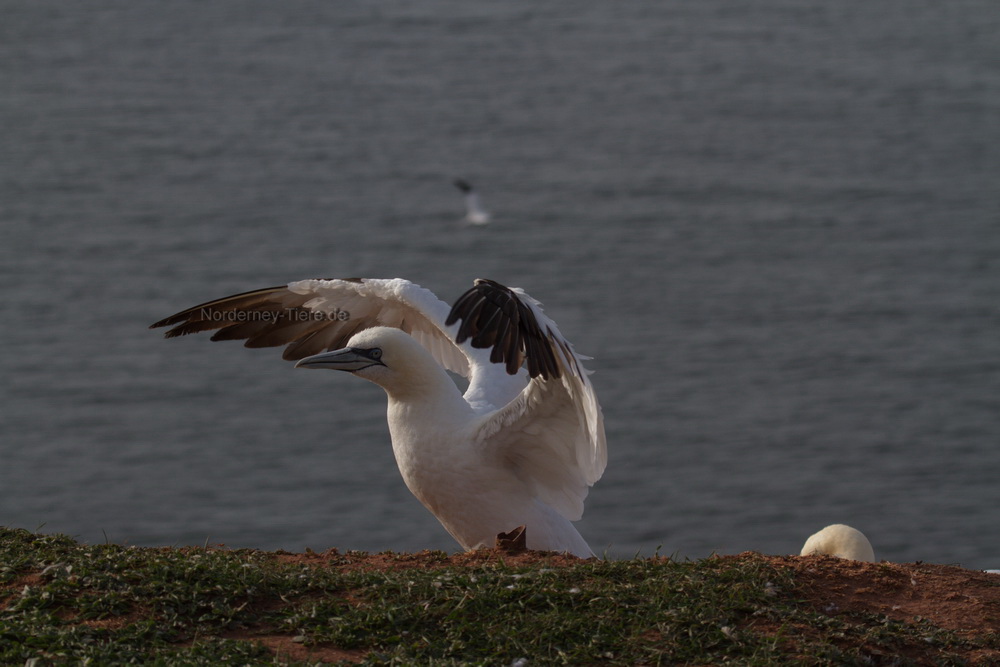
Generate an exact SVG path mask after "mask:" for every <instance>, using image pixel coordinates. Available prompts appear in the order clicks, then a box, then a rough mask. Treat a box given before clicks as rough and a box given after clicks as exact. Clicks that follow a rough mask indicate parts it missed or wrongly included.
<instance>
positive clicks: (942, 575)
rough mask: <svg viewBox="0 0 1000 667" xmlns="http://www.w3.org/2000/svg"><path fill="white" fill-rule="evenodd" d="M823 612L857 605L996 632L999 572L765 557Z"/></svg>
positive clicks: (860, 608)
mask: <svg viewBox="0 0 1000 667" xmlns="http://www.w3.org/2000/svg"><path fill="white" fill-rule="evenodd" d="M767 560H769V561H770V562H772V563H773V564H775V565H776V566H778V567H783V568H790V569H792V570H793V571H794V572H795V577H796V580H797V581H798V584H799V588H798V592H800V593H802V594H805V595H806V596H807V599H808V601H809V602H810V603H811V604H812V605H813V606H815V607H816V609H818V610H820V611H823V612H824V613H827V614H829V615H834V614H838V613H846V612H854V611H863V612H871V613H875V614H882V615H884V616H887V617H889V618H892V619H895V620H898V621H904V622H913V621H915V620H919V619H927V620H928V621H930V622H931V623H933V624H934V625H936V626H938V627H941V628H946V629H948V630H954V631H956V632H959V633H973V634H985V633H995V632H1000V575H996V574H988V573H986V572H980V571H976V570H966V569H963V568H961V567H956V566H954V565H934V564H930V563H888V562H882V563H862V562H859V561H852V560H844V559H841V558H834V557H831V556H783V557H780V556H779V557H774V556H772V557H767Z"/></svg>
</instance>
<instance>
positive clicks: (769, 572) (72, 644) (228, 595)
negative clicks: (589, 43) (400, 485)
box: [0, 528, 1000, 665]
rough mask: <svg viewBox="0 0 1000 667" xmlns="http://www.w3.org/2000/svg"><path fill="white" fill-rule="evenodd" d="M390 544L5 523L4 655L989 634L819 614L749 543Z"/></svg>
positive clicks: (368, 653)
mask: <svg viewBox="0 0 1000 667" xmlns="http://www.w3.org/2000/svg"><path fill="white" fill-rule="evenodd" d="M386 558H388V559H389V560H392V557H388V556H387V557H386ZM398 558H399V563H400V567H398V568H391V569H388V570H362V569H359V568H357V567H350V568H348V567H338V562H337V557H331V558H326V559H318V558H317V559H314V561H309V562H306V563H302V562H291V561H290V559H286V558H281V557H279V556H278V555H276V554H271V553H266V552H259V551H252V550H236V551H231V550H225V549H202V548H184V549H150V548H136V547H125V546H118V545H85V544H79V543H77V542H75V541H73V540H72V539H70V538H67V537H64V536H59V535H39V534H34V533H30V532H28V531H24V530H9V529H4V528H0V664H4V665H7V664H16V665H23V664H31V665H44V664H60V663H74V664H75V663H89V664H99V665H111V664H127V663H141V664H154V665H155V664H163V665H167V664H169V665H177V664H180V665H212V664H220V663H229V664H249V665H258V664H259V665H265V664H275V655H274V653H273V652H272V651H271V650H270V649H269V648H267V647H265V646H264V645H263V644H261V643H260V640H262V639H263V638H278V639H279V640H281V641H284V642H285V644H286V645H294V646H296V647H301V648H302V649H303V650H305V649H314V650H316V651H317V652H316V653H314V655H313V657H312V658H311V659H310V658H304V659H305V660H306V661H307V662H303V663H302V664H307V663H309V664H315V662H316V661H317V658H319V657H323V656H324V655H328V654H326V653H322V652H320V651H321V650H329V649H331V648H332V647H336V648H339V649H344V650H345V651H349V652H350V653H349V654H343V655H350V656H353V657H355V658H357V659H359V660H364V661H366V662H367V663H368V664H430V663H433V664H487V665H509V664H511V663H513V662H514V661H516V660H518V659H520V658H524V659H526V660H527V661H528V664H530V665H544V664H573V665H577V664H608V665H634V664H689V665H724V664H734V665H782V664H789V665H792V664H795V665H797V664H810V665H850V664H858V665H862V664H893V663H892V662H888V661H886V660H888V659H889V657H894V656H900V655H902V656H907V655H909V656H915V657H913V660H917V661H921V660H923V656H928V655H930V656H932V657H933V660H934V661H936V662H934V663H927V664H956V665H957V664H965V663H963V662H962V659H961V658H960V657H959V656H960V655H964V654H968V653H969V652H970V651H973V650H975V649H978V648H991V649H996V648H1000V642H998V641H997V638H996V636H995V635H994V636H993V637H992V638H987V639H986V640H981V641H983V642H984V643H983V644H982V645H978V644H975V643H974V642H973V640H968V639H962V638H960V637H958V636H957V635H955V634H954V633H950V632H946V631H944V630H941V629H939V628H936V627H934V626H931V625H930V624H928V623H920V622H917V623H913V624H903V623H898V622H894V621H889V620H887V619H885V618H882V617H878V616H874V615H859V614H855V615H851V616H849V617H846V618H845V617H842V616H836V617H829V616H826V615H824V614H822V613H821V612H818V611H815V610H814V609H813V607H812V606H811V605H808V604H805V603H803V602H802V600H801V596H800V595H799V594H798V593H797V592H796V585H795V581H794V580H793V578H792V576H793V575H792V574H791V573H790V571H788V570H784V569H777V568H775V567H773V566H771V565H770V564H769V563H768V562H767V561H766V560H765V559H763V558H759V557H740V558H710V559H705V560H700V561H688V562H675V561H672V560H669V559H660V558H656V559H635V560H629V561H600V560H591V561H581V562H579V563H576V564H573V565H570V566H565V567H555V566H550V565H548V564H546V563H539V564H534V565H532V566H523V567H517V566H514V565H513V564H508V563H505V562H504V561H503V558H502V557H501V558H499V559H494V560H492V561H490V562H480V563H472V564H469V565H466V566H454V565H449V564H448V561H447V559H446V557H445V555H444V554H441V555H440V565H438V564H436V563H434V562H433V561H434V560H435V559H434V558H433V557H431V558H429V559H427V558H425V559H424V561H422V563H423V564H422V566H420V567H412V566H410V567H403V566H405V565H407V562H406V560H405V558H406V557H405V556H402V555H401V556H399V557H398ZM341 560H342V562H343V563H344V564H346V563H348V562H355V561H357V560H358V559H357V558H356V557H353V556H352V555H351V554H347V555H345V556H343V557H341ZM916 649H919V651H920V652H919V653H915V652H914V651H915V650H916ZM283 655H287V654H283ZM303 655H304V654H303ZM32 660H34V661H35V662H30V661H32ZM285 661H286V658H284V657H283V658H282V659H281V661H280V662H282V663H284V662H285ZM293 664H298V663H293ZM895 664H907V662H906V660H905V659H904V660H902V661H901V662H898V663H895ZM920 664H924V663H923V662H920Z"/></svg>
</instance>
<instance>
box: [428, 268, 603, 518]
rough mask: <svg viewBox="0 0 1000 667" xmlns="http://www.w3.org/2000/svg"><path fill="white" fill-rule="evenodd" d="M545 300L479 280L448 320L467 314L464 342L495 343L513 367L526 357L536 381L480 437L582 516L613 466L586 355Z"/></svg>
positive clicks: (498, 356)
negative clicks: (547, 310) (550, 312)
mask: <svg viewBox="0 0 1000 667" xmlns="http://www.w3.org/2000/svg"><path fill="white" fill-rule="evenodd" d="M539 305H540V304H539V303H538V302H537V301H536V300H535V299H533V298H531V297H530V296H528V295H527V294H525V293H524V291H523V290H520V289H510V288H507V287H504V286H503V285H501V284H499V283H496V282H493V281H491V280H477V281H476V283H475V286H474V287H473V288H472V289H470V290H469V291H468V292H466V293H465V294H464V295H462V296H461V297H460V298H459V299H458V300H457V301H456V302H455V305H454V306H453V307H452V310H451V312H450V313H449V315H448V319H447V320H446V322H447V323H448V324H451V323H454V322H457V321H459V320H461V325H460V326H459V329H458V333H457V335H456V340H457V341H458V342H459V343H462V342H464V341H465V340H466V339H468V340H470V342H471V344H472V346H473V347H475V348H484V349H490V350H491V352H490V361H492V362H494V363H503V364H505V366H506V370H507V372H508V373H513V372H516V371H517V369H518V368H520V367H521V365H522V364H525V363H526V365H527V368H528V373H529V375H530V376H531V378H532V379H531V381H530V382H529V383H528V384H527V386H526V387H524V389H523V390H522V391H521V392H520V393H519V394H518V395H517V396H515V397H514V399H513V400H511V401H510V402H509V403H507V404H506V405H505V406H504V407H502V408H500V409H499V410H496V411H494V412H492V413H490V414H487V415H485V416H484V417H483V418H482V421H481V423H480V425H479V430H478V439H479V441H480V443H481V444H482V446H484V447H488V448H489V449H491V450H492V451H493V452H494V454H495V455H497V456H498V457H500V458H501V459H502V460H504V461H505V462H506V463H507V464H508V465H510V466H511V467H512V468H513V469H514V471H515V472H516V474H517V475H518V476H519V477H520V478H521V479H522V480H523V481H524V482H525V483H526V484H527V485H528V486H529V488H531V489H532V491H533V492H534V493H535V494H536V496H537V497H538V498H539V499H541V500H542V501H543V502H545V503H546V504H548V505H550V506H552V507H553V508H555V509H556V510H557V511H558V512H559V513H560V514H562V515H563V516H565V517H566V518H567V519H570V520H571V521H575V520H577V519H579V518H580V517H581V516H582V514H583V501H584V499H585V498H586V497H587V493H588V490H589V487H590V486H591V485H592V484H594V482H596V481H597V480H598V479H600V477H601V475H602V474H603V473H604V468H605V466H606V465H607V444H606V441H605V436H604V418H603V416H602V414H601V406H600V404H599V403H598V402H597V396H596V395H595V394H594V388H593V386H592V385H591V383H590V380H589V378H588V377H587V376H588V371H587V370H586V369H585V368H584V367H583V364H582V362H583V360H584V357H581V356H580V355H578V354H576V353H575V352H574V351H573V346H572V345H571V344H570V343H569V341H567V340H566V339H565V338H564V337H563V336H562V334H561V333H560V332H559V329H558V327H556V325H555V322H553V321H552V320H551V319H549V318H548V317H547V316H546V315H545V313H544V312H542V309H541V308H540V307H539Z"/></svg>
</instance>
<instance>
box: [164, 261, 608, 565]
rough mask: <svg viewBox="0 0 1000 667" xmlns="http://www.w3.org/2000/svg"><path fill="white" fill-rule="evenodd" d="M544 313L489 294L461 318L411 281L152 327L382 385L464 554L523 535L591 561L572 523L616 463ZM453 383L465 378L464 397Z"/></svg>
mask: <svg viewBox="0 0 1000 667" xmlns="http://www.w3.org/2000/svg"><path fill="white" fill-rule="evenodd" d="M539 306H540V304H539V303H538V302H537V301H535V300H534V299H533V298H531V297H530V296H528V295H527V294H525V293H524V292H523V291H522V290H520V289H511V288H507V287H504V286H503V285H500V284H499V283H496V282H493V281H490V280H477V281H475V285H474V286H473V287H472V288H471V289H470V290H468V291H467V292H466V293H465V294H463V295H462V296H461V297H460V298H459V299H458V300H457V301H456V302H455V304H454V306H453V307H451V308H450V309H449V307H448V304H446V303H444V302H443V301H441V300H440V299H438V298H437V297H436V296H434V294H432V293H431V292H430V291H428V290H426V289H424V288H422V287H420V286H418V285H416V284H414V283H411V282H409V281H407V280H402V279H394V280H373V279H346V280H303V281H299V282H293V283H290V284H289V285H287V286H285V287H273V288H268V289H262V290H255V291H252V292H246V293H243V294H237V295H234V296H230V297H226V298H223V299H218V300H215V301H210V302H207V303H204V304H201V305H198V306H195V307H193V308H189V309H187V310H184V311H182V312H180V313H177V314H176V315H173V316H171V317H168V318H166V319H163V320H161V321H159V322H157V323H156V324H154V325H153V327H161V326H172V327H173V328H171V329H170V330H168V331H167V333H166V335H167V337H173V336H182V335H185V334H190V333H196V332H200V331H210V330H216V331H215V334H214V335H213V336H212V340H245V341H246V343H245V345H246V346H247V347H269V346H279V345H286V346H287V347H286V348H285V350H284V353H283V356H284V358H285V359H289V360H297V361H298V363H297V364H296V366H297V367H303V368H329V369H335V370H342V371H347V372H350V373H352V374H354V375H357V376H359V377H363V378H365V379H366V380H370V381H371V382H374V383H376V384H378V385H379V386H381V387H382V388H383V389H384V390H385V392H386V394H387V395H388V400H389V408H388V421H389V431H390V435H391V437H392V448H393V452H394V454H395V457H396V462H397V464H398V465H399V470H400V472H401V473H402V475H403V480H404V481H405V482H406V485H407V487H408V488H409V489H410V491H411V492H412V493H413V495H415V496H416V497H417V498H418V499H419V500H420V502H421V503H423V505H424V506H425V507H426V508H427V509H428V510H430V511H431V512H432V513H433V514H434V515H435V516H436V517H437V518H438V520H439V521H440V522H441V524H442V525H443V526H444V527H445V529H446V530H447V531H448V532H449V533H450V534H451V535H452V537H454V538H455V539H456V540H457V541H458V543H459V544H460V545H462V547H463V548H465V549H474V548H477V547H480V546H492V544H493V542H494V540H495V539H496V537H497V535H498V534H500V533H505V532H508V531H511V530H512V529H515V528H517V527H519V526H525V528H526V537H527V547H528V548H530V549H544V550H550V551H561V552H568V553H572V554H575V555H577V556H581V557H588V556H592V555H593V552H592V551H591V549H590V547H589V546H587V543H586V542H585V541H584V539H583V538H582V537H581V536H580V534H579V532H577V530H576V528H575V527H574V526H573V524H572V522H573V521H576V520H577V519H579V518H580V517H581V516H582V514H583V502H584V499H585V498H586V496H587V493H588V491H589V488H590V486H591V485H593V484H594V483H595V482H596V481H597V480H598V479H599V478H600V477H601V475H602V473H603V472H604V468H605V465H606V463H607V448H606V444H605V436H604V422H603V417H602V414H601V408H600V405H599V404H598V402H597V397H596V395H595V394H594V389H593V386H592V385H591V383H590V380H589V378H588V372H587V371H586V370H585V369H584V368H583V365H582V361H583V359H584V357H581V356H580V355H578V354H576V353H575V352H574V351H573V347H572V345H570V343H569V342H568V341H567V340H566V339H565V338H563V336H562V334H561V333H560V332H559V329H558V327H556V325H555V323H554V322H553V321H552V320H551V319H549V318H548V317H547V316H546V315H545V314H544V313H543V312H542V309H541V308H540V307H539ZM447 371H452V372H454V373H457V374H460V375H462V376H464V377H466V378H468V380H469V386H468V389H467V390H466V391H465V393H464V395H463V394H462V393H461V392H460V391H459V389H458V387H457V386H456V385H455V383H454V381H453V380H452V378H451V377H450V376H449V375H448V373H447Z"/></svg>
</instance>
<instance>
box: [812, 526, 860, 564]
mask: <svg viewBox="0 0 1000 667" xmlns="http://www.w3.org/2000/svg"><path fill="white" fill-rule="evenodd" d="M812 554H825V555H827V556H836V557H838V558H847V559H849V560H860V561H865V562H866V563H874V562H875V551H874V550H873V549H872V544H871V542H869V541H868V538H867V537H865V534H864V533H862V532H861V531H860V530H858V529H857V528H851V527H850V526H845V525H844V524H842V523H835V524H833V525H832V526H827V527H826V528H824V529H823V530H821V531H819V532H818V533H815V534H813V535H810V536H809V539H808V540H806V543H805V545H803V547H802V552H801V553H800V554H799V555H800V556H809V555H812Z"/></svg>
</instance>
